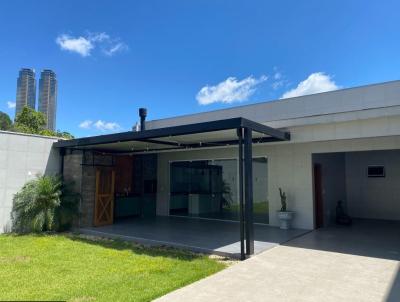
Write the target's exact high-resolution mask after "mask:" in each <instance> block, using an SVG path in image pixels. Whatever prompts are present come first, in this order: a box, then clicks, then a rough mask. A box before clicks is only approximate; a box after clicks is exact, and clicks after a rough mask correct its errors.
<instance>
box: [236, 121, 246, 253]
mask: <svg viewBox="0 0 400 302" xmlns="http://www.w3.org/2000/svg"><path fill="white" fill-rule="evenodd" d="M237 136H238V149H239V154H238V164H239V222H240V223H239V224H240V259H241V260H244V259H246V255H245V246H244V232H245V228H244V221H245V217H244V200H243V128H238V129H237Z"/></svg>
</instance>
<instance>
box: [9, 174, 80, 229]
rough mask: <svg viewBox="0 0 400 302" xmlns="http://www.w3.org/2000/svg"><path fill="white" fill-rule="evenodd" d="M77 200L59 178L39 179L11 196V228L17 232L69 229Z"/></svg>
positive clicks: (75, 211)
mask: <svg viewBox="0 0 400 302" xmlns="http://www.w3.org/2000/svg"><path fill="white" fill-rule="evenodd" d="M78 200H79V197H78V196H77V194H72V193H71V192H70V190H69V189H68V186H66V185H65V184H63V182H62V181H61V178H60V177H58V176H38V177H37V178H36V179H34V180H31V181H28V182H27V183H26V184H25V185H24V186H23V187H22V189H21V191H20V192H18V193H17V194H15V195H14V198H13V209H12V228H13V231H14V232H16V233H27V232H43V231H58V230H65V229H67V228H69V227H70V226H71V224H72V220H73V218H74V217H75V215H76V214H77V209H78Z"/></svg>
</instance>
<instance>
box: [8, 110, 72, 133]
mask: <svg viewBox="0 0 400 302" xmlns="http://www.w3.org/2000/svg"><path fill="white" fill-rule="evenodd" d="M11 129H13V130H14V131H16V132H23V133H30V134H39V135H44V136H54V137H62V138H66V139H72V138H74V136H73V135H72V134H71V133H69V132H66V131H64V132H61V131H60V130H57V131H53V130H50V129H46V117H45V115H44V114H43V113H41V112H37V111H35V110H34V109H32V108H29V107H24V108H23V109H22V111H21V112H20V113H18V115H17V117H16V118H15V123H14V127H13V128H11Z"/></svg>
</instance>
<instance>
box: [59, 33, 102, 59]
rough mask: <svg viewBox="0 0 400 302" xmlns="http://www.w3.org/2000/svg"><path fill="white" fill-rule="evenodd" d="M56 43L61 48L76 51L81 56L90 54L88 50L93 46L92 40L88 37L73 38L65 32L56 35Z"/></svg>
mask: <svg viewBox="0 0 400 302" xmlns="http://www.w3.org/2000/svg"><path fill="white" fill-rule="evenodd" d="M56 43H57V44H58V45H59V46H60V47H61V49H63V50H67V51H71V52H76V53H78V54H80V55H81V56H82V57H87V56H90V52H91V50H92V49H93V48H94V45H93V43H92V41H90V40H89V39H87V38H84V37H78V38H74V37H71V36H69V35H66V34H64V35H60V36H58V37H57V39H56Z"/></svg>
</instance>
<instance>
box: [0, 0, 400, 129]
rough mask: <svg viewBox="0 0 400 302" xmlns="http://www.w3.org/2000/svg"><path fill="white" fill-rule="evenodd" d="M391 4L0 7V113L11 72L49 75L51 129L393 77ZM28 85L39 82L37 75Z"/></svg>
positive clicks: (217, 1)
mask: <svg viewBox="0 0 400 302" xmlns="http://www.w3.org/2000/svg"><path fill="white" fill-rule="evenodd" d="M399 11H400V2H398V1H351V0H335V1H316V0H315V1H312V0H309V1H274V2H272V1H227V0H225V1H221V0H210V1H206V0H201V1H200V0H199V1H172V0H170V1H162V0H159V1H152V0H150V1H1V2H0V22H1V23H0V24H1V26H0V34H1V44H0V110H1V111H5V112H7V113H8V114H10V115H11V116H12V117H13V116H14V108H9V107H12V105H13V102H15V94H16V93H15V92H16V78H17V75H18V70H19V69H20V68H21V67H30V68H34V69H35V70H36V71H37V72H40V70H41V69H43V68H51V69H53V70H54V71H55V72H56V73H57V77H58V81H59V84H58V114H57V128H58V129H61V130H67V131H70V132H72V133H73V134H75V135H76V136H88V135H95V134H102V133H107V132H113V131H123V130H129V129H130V128H131V126H132V124H133V123H135V122H136V121H137V109H138V108H139V107H141V106H145V107H147V108H148V111H149V115H148V117H149V119H157V118H164V117H170V116H174V115H181V114H187V113H194V112H202V111H209V110H213V109H219V108H227V107H231V106H238V105H240V104H249V103H254V102H260V101H266V100H272V99H278V98H281V97H290V96H295V95H301V94H307V93H314V92H320V91H327V90H333V89H338V88H347V87H352V86H360V85H366V84H370V83H376V82H383V81H390V80H397V79H400V18H399V17H398V12H399ZM37 77H38V75H37Z"/></svg>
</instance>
